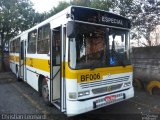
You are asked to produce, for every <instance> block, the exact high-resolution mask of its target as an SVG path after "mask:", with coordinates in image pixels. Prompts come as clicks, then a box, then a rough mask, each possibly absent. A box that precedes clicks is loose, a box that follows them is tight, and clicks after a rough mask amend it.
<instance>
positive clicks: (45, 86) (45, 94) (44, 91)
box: [41, 78, 50, 105]
mask: <svg viewBox="0 0 160 120" xmlns="http://www.w3.org/2000/svg"><path fill="white" fill-rule="evenodd" d="M41 89H42V97H43V100H44V102H45V104H46V105H50V101H49V88H48V84H47V81H46V80H45V78H43V80H42V88H41Z"/></svg>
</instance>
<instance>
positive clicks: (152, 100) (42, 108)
mask: <svg viewBox="0 0 160 120" xmlns="http://www.w3.org/2000/svg"><path fill="white" fill-rule="evenodd" d="M159 101H160V96H153V95H149V94H148V93H146V92H145V91H144V90H135V97H134V98H132V99H130V100H127V101H123V102H120V103H116V104H114V105H110V106H107V107H104V108H101V109H98V110H95V111H92V112H88V113H85V114H82V115H78V116H75V117H70V118H67V117H66V115H64V114H62V113H61V112H59V110H58V109H57V108H56V107H54V106H50V107H49V106H46V105H45V104H44V102H43V100H42V98H41V97H40V96H39V95H38V92H36V91H35V90H34V89H32V88H31V87H30V86H29V85H28V84H26V83H24V82H18V81H16V78H15V76H14V75H13V74H12V73H10V72H6V73H0V119H49V120H66V119H68V120H160V115H158V114H159V113H160V102H159Z"/></svg>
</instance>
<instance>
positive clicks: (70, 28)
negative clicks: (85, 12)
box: [67, 21, 75, 38]
mask: <svg viewBox="0 0 160 120" xmlns="http://www.w3.org/2000/svg"><path fill="white" fill-rule="evenodd" d="M67 37H70V38H73V37H75V22H73V21H69V22H68V23H67Z"/></svg>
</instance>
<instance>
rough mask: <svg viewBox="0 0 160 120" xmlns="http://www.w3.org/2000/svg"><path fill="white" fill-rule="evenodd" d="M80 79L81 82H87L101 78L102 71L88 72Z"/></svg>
mask: <svg viewBox="0 0 160 120" xmlns="http://www.w3.org/2000/svg"><path fill="white" fill-rule="evenodd" d="M80 79H81V82H87V81H92V80H99V79H101V76H100V73H95V74H86V75H81V77H80Z"/></svg>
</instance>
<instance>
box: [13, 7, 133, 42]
mask: <svg viewBox="0 0 160 120" xmlns="http://www.w3.org/2000/svg"><path fill="white" fill-rule="evenodd" d="M72 8H74V9H79V10H86V11H88V10H90V11H95V12H103V13H106V14H109V15H113V16H114V17H116V18H121V19H123V20H126V21H128V22H130V20H129V19H127V18H126V17H124V16H121V15H118V14H115V13H112V12H108V11H105V10H101V9H96V8H90V7H84V6H75V5H71V6H69V7H67V8H66V9H64V10H62V11H61V12H59V13H57V14H55V15H53V16H51V17H50V18H48V19H46V20H44V21H42V22H41V23H39V24H37V25H35V26H34V27H32V28H30V29H28V30H26V31H23V32H22V33H20V34H19V35H17V36H16V37H14V38H13V39H12V40H14V39H17V38H18V37H20V36H22V35H23V34H25V33H28V32H30V31H32V30H34V29H37V28H39V27H41V26H43V25H45V24H47V23H49V22H50V21H52V20H53V19H55V18H56V17H59V16H61V15H64V14H66V13H71V14H72V11H71V9H72ZM86 11H85V12H86ZM75 15H76V14H75ZM78 15H80V14H78ZM80 17H83V16H80ZM80 17H79V18H80ZM104 21H107V18H104ZM12 40H11V41H12Z"/></svg>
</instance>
